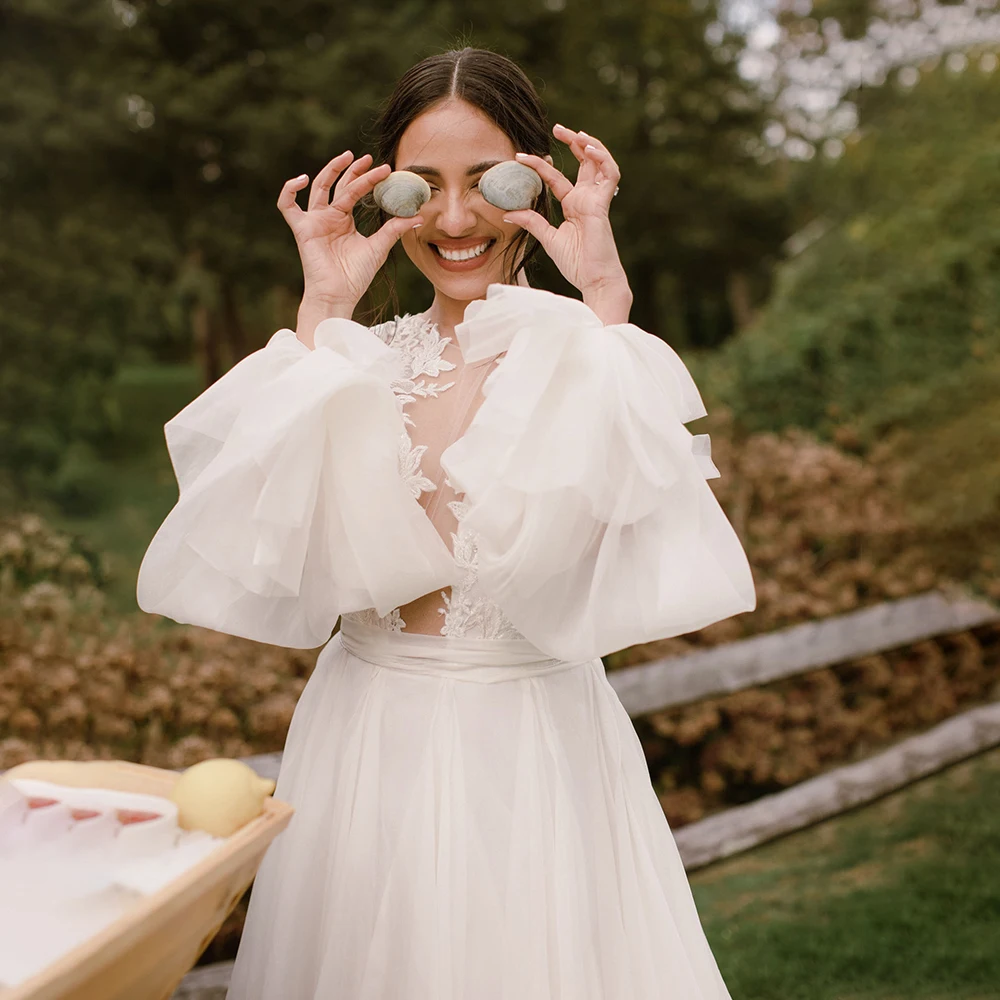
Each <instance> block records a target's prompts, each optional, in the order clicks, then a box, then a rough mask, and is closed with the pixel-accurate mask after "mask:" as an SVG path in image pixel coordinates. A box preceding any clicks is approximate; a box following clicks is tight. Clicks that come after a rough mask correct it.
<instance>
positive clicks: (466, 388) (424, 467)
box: [344, 314, 523, 639]
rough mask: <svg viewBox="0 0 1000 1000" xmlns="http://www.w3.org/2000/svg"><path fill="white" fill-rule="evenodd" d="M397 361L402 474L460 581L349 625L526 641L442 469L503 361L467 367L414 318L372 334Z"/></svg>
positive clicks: (450, 342) (453, 348) (359, 615)
mask: <svg viewBox="0 0 1000 1000" xmlns="http://www.w3.org/2000/svg"><path fill="white" fill-rule="evenodd" d="M372 333H374V334H375V336H377V337H378V338H379V340H381V341H382V342H383V343H384V344H386V345H388V346H389V347H390V348H391V349H392V350H393V351H394V352H395V353H396V354H397V356H398V358H399V363H400V377H399V378H398V379H395V380H393V382H392V391H393V393H394V395H395V397H396V402H397V404H398V405H399V408H400V411H401V413H402V416H403V432H402V435H401V438H400V445H399V472H400V476H401V477H402V478H403V480H404V481H405V482H406V484H407V486H408V487H409V489H410V491H411V492H412V494H413V496H414V498H415V499H416V500H417V502H418V503H419V504H420V506H421V507H422V508H423V509H424V511H425V512H426V514H427V517H428V518H429V519H430V521H431V523H432V524H433V525H434V528H435V529H436V530H437V532H438V534H439V535H440V536H441V538H442V539H443V540H444V542H445V543H446V544H447V545H448V548H449V550H450V551H451V553H452V556H453V557H454V560H455V566H456V577H455V580H454V582H453V583H452V585H451V586H450V587H446V588H445V589H443V590H440V591H434V592H432V593H429V594H425V595H424V596H422V597H418V598H417V599H416V600H414V601H410V602H409V603H407V604H405V605H403V606H402V607H399V608H394V609H393V610H392V611H390V612H389V614H387V615H379V614H378V613H377V611H376V610H375V609H374V608H368V609H365V610H362V611H352V612H347V613H345V615H344V617H345V618H350V619H353V620H355V621H360V622H363V623H365V624H368V625H374V626H376V627H378V628H382V629H386V630H388V631H393V632H421V633H425V634H440V635H449V636H463V637H470V638H478V639H520V638H523V636H522V635H521V634H520V633H519V632H518V631H517V630H516V629H515V628H514V626H513V625H512V624H511V623H510V622H509V621H508V620H507V617H506V615H504V613H503V611H501V610H500V608H499V607H497V605H496V604H494V603H493V602H492V601H491V600H490V599H489V598H488V597H487V596H486V595H485V594H483V593H482V591H481V590H480V588H479V586H478V582H477V563H478V559H477V556H478V545H477V537H476V533H475V532H473V531H472V530H471V529H469V528H468V527H466V526H463V524H462V518H463V515H464V514H465V513H466V510H467V504H466V502H465V500H464V494H463V493H461V492H459V491H457V490H456V489H455V488H454V486H453V485H452V484H451V482H450V481H449V479H448V477H447V475H445V473H444V470H443V469H442V467H441V454H442V452H444V450H445V449H446V448H447V447H448V445H450V444H451V443H452V442H453V441H455V440H456V439H457V438H459V437H461V436H462V434H464V433H465V431H466V430H467V429H468V426H469V424H470V423H471V421H472V419H473V417H474V416H475V414H476V411H477V410H478V408H479V404H480V403H481V402H482V398H483V396H482V388H483V384H484V383H485V381H486V379H487V378H488V377H489V375H490V373H491V371H492V370H493V369H494V366H495V365H496V364H497V363H498V362H499V361H500V360H501V359H502V357H503V354H502V353H501V354H499V355H496V356H492V357H487V358H484V359H482V360H478V361H472V362H466V361H465V360H464V359H463V357H462V352H461V349H460V347H459V345H458V344H457V343H456V342H455V339H454V338H453V337H446V336H442V335H441V333H440V331H439V329H438V327H437V325H436V324H435V323H433V322H432V321H430V320H428V319H426V318H424V317H422V316H413V315H410V314H407V315H405V316H397V317H396V318H395V319H394V320H391V321H390V322H388V323H382V324H379V325H378V326H375V327H373V328H372Z"/></svg>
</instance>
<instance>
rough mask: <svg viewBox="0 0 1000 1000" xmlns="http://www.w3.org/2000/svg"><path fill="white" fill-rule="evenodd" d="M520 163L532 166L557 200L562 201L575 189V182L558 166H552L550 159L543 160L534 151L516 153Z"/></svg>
mask: <svg viewBox="0 0 1000 1000" xmlns="http://www.w3.org/2000/svg"><path fill="white" fill-rule="evenodd" d="M514 155H515V156H516V157H517V160H518V162H519V163H523V164H524V165H525V166H526V167H531V168H532V170H534V171H535V172H536V173H537V174H538V176H539V177H541V179H542V180H543V181H545V183H546V184H548V186H549V190H550V191H551V192H552V194H553V196H554V197H555V198H556V200H557V201H562V200H563V198H565V197H566V195H568V194H569V193H570V191H572V190H573V182H572V181H571V180H569V178H568V177H567V176H566V175H565V174H564V173H563V172H562V171H561V170H558V169H557V168H556V167H554V166H552V164H551V163H549V162H548V160H543V159H542V157H540V156H535V155H534V154H533V153H515V154H514Z"/></svg>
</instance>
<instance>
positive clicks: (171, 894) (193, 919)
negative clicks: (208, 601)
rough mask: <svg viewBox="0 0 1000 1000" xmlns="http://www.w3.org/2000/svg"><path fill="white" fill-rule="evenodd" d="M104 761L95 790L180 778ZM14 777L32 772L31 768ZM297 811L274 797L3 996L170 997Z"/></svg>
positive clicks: (160, 788)
mask: <svg viewBox="0 0 1000 1000" xmlns="http://www.w3.org/2000/svg"><path fill="white" fill-rule="evenodd" d="M100 764H101V768H100V780H99V783H98V784H97V785H95V787H102V788H114V789H117V790H119V791H124V792H142V793H145V794H150V795H164V796H169V794H170V790H171V788H172V787H173V784H174V782H175V781H176V780H177V779H178V777H180V775H179V774H178V773H177V772H174V771H167V770H163V769H161V768H158V767H148V766H146V765H144V764H132V763H129V762H127V761H113V762H111V761H101V762H100ZM8 776H9V777H14V778H16V777H29V776H31V775H30V765H22V766H21V767H19V768H16V769H12V770H11V771H9V772H8ZM40 776H41V775H39V777H40ZM45 780H50V779H45ZM293 811H294V810H293V809H292V807H291V806H290V805H288V804H287V803H285V802H280V801H278V800H277V799H273V798H270V797H268V798H267V799H266V800H265V804H264V812H263V813H262V814H261V815H260V816H258V817H257V818H256V819H254V820H251V821H250V822H249V823H247V825H246V826H244V827H243V828H242V829H240V830H237V831H236V833H234V834H232V835H231V836H230V837H228V838H226V841H225V843H224V844H221V845H220V846H219V847H218V849H217V850H215V851H213V852H212V853H211V854H209V855H207V856H206V857H204V858H202V860H201V861H199V862H198V863H197V864H196V865H193V866H192V867H191V868H189V869H188V870H187V871H186V872H184V874H183V875H181V876H180V877H179V878H177V879H175V880H173V881H172V882H170V883H169V885H166V886H164V887H163V888H162V889H160V890H159V891H158V892H156V893H154V894H153V895H151V896H147V897H145V898H143V899H141V900H140V901H138V902H137V903H136V904H135V906H134V907H132V908H131V909H130V910H129V911H128V912H127V913H124V914H123V915H122V916H121V917H119V919H118V920H116V921H115V922H114V923H113V924H109V925H108V926H107V927H105V928H103V930H101V931H99V932H98V933H96V934H95V935H94V936H93V937H92V938H90V939H88V940H87V941H85V942H84V943H83V944H80V945H78V946H77V947H76V948H74V949H72V950H71V951H68V952H66V953H65V954H64V955H63V956H62V957H61V958H59V959H57V960H56V961H55V962H53V963H52V964H51V965H49V966H48V967H47V968H46V969H44V970H43V971H42V972H40V973H38V974H37V975H35V976H32V977H31V979H28V980H26V981H25V982H23V983H21V984H19V985H18V986H15V987H13V988H12V989H7V990H0V1000H169V998H170V997H171V996H172V994H173V993H174V991H175V990H176V988H177V985H178V984H179V983H180V981H181V980H182V979H183V978H184V976H185V975H186V974H187V973H188V972H189V971H190V969H191V968H192V966H194V964H195V962H197V961H198V958H199V956H200V955H201V953H202V952H203V951H204V950H205V949H206V948H207V947H208V944H209V942H210V941H211V940H212V938H213V937H215V935H216V933H218V930H219V928H220V927H221V926H222V923H223V921H224V920H225V919H226V917H227V916H228V915H229V914H230V913H231V912H232V910H233V908H234V907H235V906H236V904H237V903H238V902H239V900H240V898H241V897H242V895H243V893H244V892H246V890H247V887H248V886H249V885H250V883H251V882H252V881H253V879H254V876H255V875H256V874H257V868H258V867H259V865H260V863H261V861H262V859H263V857H264V852H265V851H266V850H267V848H268V846H269V845H270V843H271V841H272V840H273V839H274V838H275V837H276V836H277V835H278V834H279V833H280V832H281V831H282V830H283V829H284V828H285V827H286V826H287V825H288V822H289V820H290V819H291V817H292V812H293Z"/></svg>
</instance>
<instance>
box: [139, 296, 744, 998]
mask: <svg viewBox="0 0 1000 1000" xmlns="http://www.w3.org/2000/svg"><path fill="white" fill-rule="evenodd" d="M455 333H456V339H457V343H455V342H453V341H452V339H451V338H447V337H442V336H441V335H440V334H439V332H438V330H437V328H436V327H435V326H434V325H433V324H431V323H429V322H427V321H426V320H423V319H421V318H419V317H413V316H404V317H402V318H397V319H396V320H394V321H393V322H390V323H387V324H383V325H381V326H378V327H374V328H372V329H369V328H366V327H364V326H361V325H359V324H357V323H354V322H353V321H350V320H342V319H330V320H325V321H324V322H323V323H321V324H320V325H319V326H318V327H317V330H316V349H315V350H309V349H308V348H306V347H305V346H304V345H303V344H302V343H301V342H300V341H299V340H298V339H297V338H296V337H295V335H294V333H293V332H292V331H290V330H280V331H278V332H277V333H276V334H275V335H274V336H273V337H272V338H271V340H270V341H269V342H268V344H267V345H266V346H265V347H264V348H262V349H261V350H259V351H257V352H255V353H254V354H252V355H250V356H249V357H247V358H246V359H244V360H243V361H241V362H240V363H239V364H238V365H236V366H235V367H234V368H233V369H232V370H231V371H230V372H228V373H227V374H226V375H224V376H223V377H222V378H221V379H220V380H219V381H218V382H216V383H215V384H214V385H212V386H211V387H210V388H209V389H207V390H206V391H205V392H204V393H202V395H201V396H199V397H198V398H197V399H195V400H194V401H193V402H192V403H191V404H190V405H189V406H187V407H186V408H185V409H184V410H182V411H181V412H180V413H179V414H178V415H177V416H176V417H174V418H173V419H172V420H171V421H170V422H169V423H168V424H167V425H166V437H167V443H168V447H169V450H170V455H171V459H172V461H173V464H174V469H175V472H176V474H177V479H178V483H179V486H180V498H179V500H178V502H177V505H176V506H175V507H174V509H173V510H172V511H171V513H170V514H169V515H168V516H167V518H166V520H165V521H164V523H163V525H162V526H161V528H160V530H159V531H158V532H157V534H156V536H155V538H154V539H153V541H152V543H151V544H150V547H149V550H148V552H147V553H146V556H145V559H144V561H143V564H142V568H141V570H140V574H139V581H138V598H139V604H140V606H141V607H142V608H143V609H145V610H146V611H151V612H156V613H159V614H163V615H167V616H169V617H171V618H174V619H176V620H177V621H181V622H188V623H192V624H197V625H203V626H206V627H209V628H213V629H218V630H220V631H223V632H227V633H231V634H233V635H240V636H246V637H249V638H252V639H257V640H260V641H262V642H268V643H274V644H278V645H286V646H295V647H312V646H317V645H321V644H323V643H326V646H325V648H324V649H323V651H322V653H321V654H320V657H319V660H318V662H317V665H316V669H315V672H314V673H313V674H312V676H311V678H310V680H309V682H308V684H307V685H306V688H305V690H304V691H303V694H302V697H301V699H300V701H299V704H298V706H297V708H296V711H295V715H294V717H293V719H292V723H291V727H290V729H289V732H288V737H287V741H286V745H285V752H284V757H283V760H282V767H281V773H280V776H279V779H278V787H277V789H276V791H275V795H276V797H278V798H280V799H284V800H285V801H287V802H289V803H291V804H292V805H293V806H294V807H295V810H296V811H295V815H294V816H293V818H292V820H291V823H290V824H289V827H288V829H287V830H286V831H285V832H284V833H282V834H281V835H280V836H279V837H278V838H277V840H276V841H275V842H274V844H273V845H272V847H271V848H270V850H269V851H268V854H267V856H266V857H265V859H264V862H263V864H262V865H261V868H260V871H259V873H258V876H257V879H256V882H255V884H254V890H253V893H252V895H251V902H250V910H249V914H248V917H247V922H246V927H245V930H244V933H243V939H242V942H241V945H240V950H239V954H238V956H237V960H236V967H235V969H234V973H233V979H232V985H231V987H230V991H229V994H228V996H229V1000H666V998H667V997H670V998H675V1000H728V998H729V994H728V992H727V990H726V987H725V984H724V982H723V980H722V977H721V975H720V973H719V970H718V967H717V965H716V962H715V959H714V957H713V955H712V952H711V950H710V948H709V945H708V943H707V941H706V939H705V936H704V933H703V930H702V927H701V923H700V920H699V917H698V914H697V911H696V909H695V905H694V901H693V898H692V895H691V891H690V888H689V885H688V881H687V878H686V875H685V872H684V869H683V866H682V863H681V860H680V857H679V855H678V852H677V849H676V847H675V844H674V840H673V836H672V834H671V832H670V829H669V827H668V825H667V822H666V819H665V818H664V815H663V811H662V809H661V807H660V804H659V802H658V800H657V797H656V794H655V792H654V790H653V787H652V785H651V782H650V778H649V772H648V769H647V766H646V761H645V758H644V756H643V752H642V748H641V746H640V743H639V740H638V738H637V736H636V733H635V730H634V728H633V726H632V723H631V721H630V719H629V717H628V714H627V713H626V712H625V710H624V708H623V707H622V705H621V703H620V702H619V700H618V698H617V696H616V695H615V692H614V689H613V688H612V687H611V685H610V684H609V682H608V680H607V678H606V676H605V673H604V667H603V665H602V662H601V659H600V657H601V656H602V655H604V654H606V653H609V652H612V651H614V650H616V649H620V648H623V647H625V646H627V645H631V644H634V643H638V642H643V641H649V640H652V639H657V638H663V637H666V636H672V635H679V634H683V633H686V632H691V631H694V630H696V629H699V628H702V627H704V626H705V625H708V624H711V623H712V622H716V621H719V620H722V619H724V618H727V617H729V616H731V615H734V614H738V613H740V612H744V611H750V610H753V608H754V607H755V606H756V594H755V589H754V583H753V578H752V575H751V571H750V567H749V565H748V563H747V559H746V555H745V553H744V551H743V548H742V546H741V545H740V542H739V540H738V538H737V536H736V534H735V532H734V531H733V529H732V527H731V525H730V523H729V521H728V520H727V519H726V516H725V514H724V512H723V511H722V509H721V507H720V506H719V504H718V502H717V501H716V499H715V496H714V494H713V493H712V491H711V488H710V487H709V485H708V483H707V482H706V480H707V479H709V478H712V477H714V476H718V475H719V473H718V470H717V469H716V468H715V466H714V465H713V464H712V461H711V458H710V452H709V441H708V436H707V435H704V434H702V435H691V433H690V432H689V431H688V430H687V429H686V428H685V427H684V426H683V425H684V423H686V422H688V421H690V420H693V419H695V418H696V417H700V416H703V415H704V414H705V409H704V406H703V403H702V400H701V397H700V395H699V393H698V390H697V388H696V386H695V384H694V382H693V380H692V379H691V377H690V374H689V373H688V371H687V369H686V368H685V366H684V364H683V362H682V361H681V359H680V358H679V357H678V356H677V354H676V353H675V352H674V351H673V350H672V349H671V348H670V347H669V346H667V345H666V344H665V343H664V342H662V341H661V340H659V339H658V338H656V337H654V336H652V335H650V334H648V333H645V332H643V331H642V330H639V329H638V328H637V327H635V326H632V325H629V324H623V325H619V326H607V327H605V326H603V325H602V324H601V322H600V320H599V319H598V318H597V317H596V316H595V315H594V313H593V312H592V311H591V310H590V309H589V308H587V307H586V306H585V305H583V304H582V303H580V302H578V301H576V300H573V299H569V298H565V297H562V296H558V295H553V294H551V293H549V292H544V291H539V290H537V289H530V288H524V287H519V286H505V285H492V286H490V289H489V292H488V295H487V298H486V299H484V300H481V301H478V302H474V303H472V304H471V305H470V306H469V307H468V308H467V310H466V316H465V321H464V322H463V323H462V324H461V325H459V326H458V327H457V329H456V331H455ZM338 618H339V619H340V620H341V630H340V632H338V634H337V635H336V636H334V637H333V639H332V640H331V639H330V634H331V632H332V630H333V628H334V627H335V625H336V622H337V620H338Z"/></svg>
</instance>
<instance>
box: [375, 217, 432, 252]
mask: <svg viewBox="0 0 1000 1000" xmlns="http://www.w3.org/2000/svg"><path fill="white" fill-rule="evenodd" d="M423 222H424V220H423V217H422V216H420V215H414V216H411V217H410V218H402V217H398V218H392V219H389V221H388V222H386V223H384V224H383V225H382V227H381V228H380V229H377V230H376V231H375V232H374V233H372V234H371V236H369V237H368V245H369V246H370V247H371V248H372V249H373V250H374V251H375V253H376V254H377V255H378V258H379V260H381V261H384V260H385V259H386V257H388V256H389V251H390V250H391V249H392V247H393V244H394V243H395V242H396V240H398V239H399V238H400V236H402V235H403V234H404V233H406V232H407V230H410V229H416V228H417V226H420V225H423Z"/></svg>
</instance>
